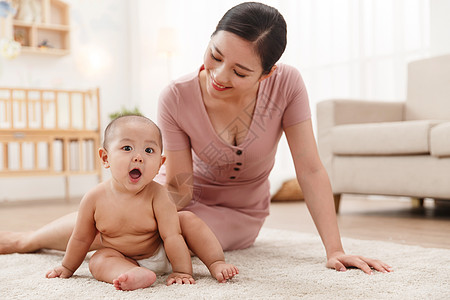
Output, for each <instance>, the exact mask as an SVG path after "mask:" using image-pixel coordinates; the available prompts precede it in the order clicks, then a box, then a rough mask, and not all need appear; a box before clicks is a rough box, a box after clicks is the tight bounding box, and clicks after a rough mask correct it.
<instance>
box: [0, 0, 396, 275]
mask: <svg viewBox="0 0 450 300" xmlns="http://www.w3.org/2000/svg"><path fill="white" fill-rule="evenodd" d="M285 47H286V23H285V21H284V19H283V17H282V15H281V14H280V13H279V12H278V11H277V10H276V9H274V8H272V7H269V6H267V5H264V4H261V3H254V2H249V3H242V4H239V5H237V6H235V7H233V8H232V9H230V10H229V11H228V12H227V13H226V14H225V15H224V17H223V18H222V19H221V20H220V22H219V24H218V25H217V28H216V30H215V31H214V33H213V34H212V37H211V41H210V43H209V45H208V47H207V49H206V52H205V56H204V65H203V66H202V67H201V68H200V69H199V70H197V71H196V72H194V73H192V74H189V75H187V76H184V77H182V78H180V79H178V80H176V81H174V82H173V83H172V84H171V85H170V86H168V87H167V88H166V89H165V90H164V91H163V92H162V94H161V98H160V106H159V116H158V117H159V119H158V123H159V125H160V127H161V129H162V132H163V137H164V147H165V149H166V156H167V163H166V179H167V181H166V182H167V187H168V189H169V191H170V193H171V196H172V199H173V201H174V202H175V203H176V204H177V206H178V208H179V209H182V210H188V211H191V212H193V213H194V214H196V215H197V216H198V217H200V218H201V219H202V220H203V221H205V222H206V223H207V224H208V226H209V227H210V228H211V230H212V231H213V232H214V233H215V235H216V236H217V238H218V239H219V241H220V243H221V245H222V247H223V249H224V250H232V249H243V248H246V247H249V246H250V245H252V244H253V242H254V241H255V239H256V237H257V235H258V232H259V230H260V229H261V226H262V225H263V222H264V219H265V217H266V216H267V215H268V214H269V203H270V194H269V181H268V175H269V173H270V171H271V169H272V167H273V164H274V158H275V152H276V149H277V144H278V141H279V139H280V137H281V135H282V133H283V132H284V133H285V135H286V138H287V140H288V143H289V147H290V150H291V154H292V157H293V161H294V164H295V170H296V174H297V179H298V182H299V184H300V186H301V188H302V190H303V193H304V196H305V200H306V204H307V205H308V208H309V210H310V212H311V215H312V217H313V219H314V222H315V224H316V226H317V229H318V231H319V234H320V236H321V238H322V241H323V244H324V246H325V249H326V254H327V264H326V265H327V267H329V268H334V269H336V270H338V271H345V270H346V267H350V266H354V267H358V268H360V269H361V270H363V271H364V272H366V273H368V274H371V273H372V270H371V268H374V269H376V270H378V271H380V272H390V271H391V267H389V266H388V265H387V264H385V263H383V262H381V261H378V260H374V259H369V258H365V257H362V256H353V255H346V254H345V253H344V250H343V247H342V244H341V240H340V234H339V230H338V226H337V221H336V214H335V211H334V204H333V203H334V202H333V198H332V191H331V186H330V183H329V180H328V176H327V173H326V171H325V169H324V167H323V165H322V163H321V162H320V159H319V156H318V152H317V148H316V144H315V139H314V136H313V131H312V125H311V118H310V117H311V113H310V109H309V104H308V96H307V92H306V88H305V86H304V83H303V80H302V78H301V76H300V74H299V72H298V71H297V70H296V69H294V68H292V67H290V66H287V65H278V66H277V65H275V63H276V62H277V61H278V59H279V58H280V57H281V55H282V53H283V52H284V49H285ZM74 221H75V218H74V216H73V215H69V216H66V217H63V218H62V219H59V220H57V221H55V222H54V223H51V224H49V225H47V226H44V227H43V228H41V229H40V230H38V231H36V232H32V233H15V234H11V233H10V234H9V235H8V238H6V235H3V236H4V237H3V238H1V239H0V243H1V240H3V241H5V239H9V240H8V241H7V242H3V245H4V246H3V247H4V249H6V248H7V247H9V250H10V251H9V252H11V251H18V252H26V251H34V250H36V249H39V248H55V249H65V246H66V243H67V240H68V238H69V235H70V232H71V231H72V228H73V224H74ZM180 222H181V224H182V227H183V228H189V226H188V223H187V222H188V221H187V220H183V218H181V220H180ZM183 223H185V224H184V225H183ZM183 230H184V229H183ZM183 234H184V235H185V237H186V239H189V236H192V235H194V234H195V232H194V231H193V230H187V231H186V232H184V233H183ZM5 245H6V246H5ZM3 252H7V251H5V250H3Z"/></svg>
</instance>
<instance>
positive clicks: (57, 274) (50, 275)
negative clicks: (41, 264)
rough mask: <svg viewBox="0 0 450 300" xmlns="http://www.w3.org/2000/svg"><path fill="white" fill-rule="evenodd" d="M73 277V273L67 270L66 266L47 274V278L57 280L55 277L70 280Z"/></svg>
mask: <svg viewBox="0 0 450 300" xmlns="http://www.w3.org/2000/svg"><path fill="white" fill-rule="evenodd" d="M72 275H73V272H72V271H71V270H69V269H67V268H66V267H64V266H59V267H56V268H54V269H52V270H50V271H48V272H47V274H45V277H47V278H55V277H60V278H69V277H71V276H72Z"/></svg>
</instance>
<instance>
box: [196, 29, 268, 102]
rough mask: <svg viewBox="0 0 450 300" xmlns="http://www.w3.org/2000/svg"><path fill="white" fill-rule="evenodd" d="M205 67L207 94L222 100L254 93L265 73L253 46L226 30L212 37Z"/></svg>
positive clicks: (205, 58) (207, 50)
mask: <svg viewBox="0 0 450 300" xmlns="http://www.w3.org/2000/svg"><path fill="white" fill-rule="evenodd" d="M204 66H205V71H206V91H207V93H208V94H209V95H210V96H212V97H214V98H222V99H224V98H229V97H233V98H236V97H241V96H245V95H246V94H247V93H252V92H254V91H255V89H257V88H258V83H259V81H260V79H261V78H262V77H261V76H262V72H263V69H262V66H261V60H260V58H259V56H258V54H256V52H255V51H254V45H253V44H252V43H251V42H249V41H247V40H244V39H242V38H240V37H239V36H237V35H235V34H233V33H230V32H228V31H223V30H222V31H219V32H218V33H216V34H215V35H214V36H213V37H212V38H211V41H210V43H209V45H208V48H207V49H206V52H205V57H204Z"/></svg>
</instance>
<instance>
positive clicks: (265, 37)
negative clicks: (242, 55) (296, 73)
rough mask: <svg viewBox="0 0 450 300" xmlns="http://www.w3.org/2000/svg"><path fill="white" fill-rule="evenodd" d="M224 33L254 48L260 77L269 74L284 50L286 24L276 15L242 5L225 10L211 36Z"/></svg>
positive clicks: (265, 7)
mask: <svg viewBox="0 0 450 300" xmlns="http://www.w3.org/2000/svg"><path fill="white" fill-rule="evenodd" d="M221 30H224V31H228V32H231V33H234V34H236V35H237V36H239V37H241V38H243V39H245V40H247V41H249V42H252V43H254V44H255V50H256V52H257V53H258V55H259V58H260V59H261V64H262V67H263V72H264V73H266V74H267V73H269V72H270V70H271V69H272V67H273V66H274V65H275V63H276V62H277V61H278V60H279V59H280V57H281V55H282V54H283V52H284V49H285V48H286V22H285V20H284V18H283V16H282V15H281V14H280V12H279V11H278V10H277V9H275V8H273V7H270V6H268V5H265V4H262V3H258V2H244V3H241V4H238V5H236V6H234V7H232V8H231V9H230V10H228V11H227V12H226V13H225V15H224V16H223V17H222V19H221V20H220V21H219V24H217V27H216V30H215V31H214V33H213V34H212V36H214V35H215V34H216V33H218V32H219V31H221Z"/></svg>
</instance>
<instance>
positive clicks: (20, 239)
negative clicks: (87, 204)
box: [0, 212, 101, 254]
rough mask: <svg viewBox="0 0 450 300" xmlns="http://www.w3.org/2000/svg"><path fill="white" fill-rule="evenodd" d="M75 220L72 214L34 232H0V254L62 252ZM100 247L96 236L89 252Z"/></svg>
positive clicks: (75, 217) (75, 214)
mask: <svg viewBox="0 0 450 300" xmlns="http://www.w3.org/2000/svg"><path fill="white" fill-rule="evenodd" d="M76 219H77V213H76V212H74V213H71V214H68V215H65V216H63V217H61V218H59V219H56V220H55V221H53V222H50V223H48V224H47V225H44V226H43V227H41V228H39V229H38V230H36V231H27V232H10V231H0V254H8V253H16V252H17V253H29V252H35V251H37V250H39V249H53V250H61V251H64V250H66V247H67V243H68V242H69V238H70V235H71V234H72V231H73V228H74V227H75V222H76ZM100 247H101V244H100V240H99V237H98V236H97V238H96V239H95V241H94V243H93V244H92V246H91V250H95V249H99V248H100Z"/></svg>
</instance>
